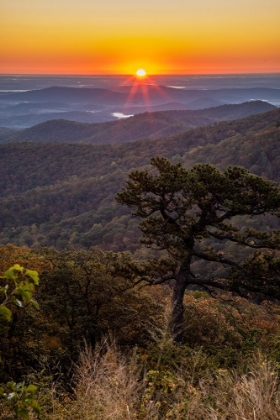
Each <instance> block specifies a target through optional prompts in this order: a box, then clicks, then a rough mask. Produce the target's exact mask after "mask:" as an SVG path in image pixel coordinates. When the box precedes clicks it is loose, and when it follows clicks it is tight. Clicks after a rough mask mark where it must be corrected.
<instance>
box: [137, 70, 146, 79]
mask: <svg viewBox="0 0 280 420" xmlns="http://www.w3.org/2000/svg"><path fill="white" fill-rule="evenodd" d="M146 75H147V73H146V71H145V70H144V69H138V70H137V72H136V76H137V77H145V76H146Z"/></svg>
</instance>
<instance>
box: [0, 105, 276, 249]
mask: <svg viewBox="0 0 280 420" xmlns="http://www.w3.org/2000/svg"><path fill="white" fill-rule="evenodd" d="M279 119H280V111H279V110H274V111H270V112H268V113H265V114H261V115H257V116H251V117H248V118H245V119H241V120H236V121H231V122H220V123H216V124H214V125H212V126H208V127H201V128H198V129H193V130H189V131H186V132H184V133H180V134H178V135H174V136H172V137H167V138H164V139H158V140H148V139H146V140H139V141H136V142H134V143H126V144H122V145H99V146H95V145H90V144H59V143H57V144H55V143H46V144H40V143H13V144H2V145H0V169H1V172H0V175H1V176H0V196H1V198H0V224H1V225H0V230H1V234H0V244H6V243H8V242H12V243H14V244H19V245H23V244H27V245H29V246H43V245H52V246H55V247H57V248H64V247H65V246H69V245H70V246H74V247H81V246H82V247H90V246H92V245H99V246H102V247H104V248H107V249H112V250H114V251H117V250H125V249H131V250H132V251H136V250H137V249H138V248H139V244H138V239H137V238H138V233H137V229H136V228H137V224H138V221H137V220H136V219H132V218H131V217H130V214H129V211H128V210H127V209H126V208H124V207H122V206H120V205H118V204H117V203H115V201H114V197H115V194H116V193H117V192H118V191H119V190H120V189H121V188H122V187H123V186H124V184H125V180H126V178H127V173H128V171H131V170H132V169H136V168H145V167H148V165H149V160H150V158H151V157H152V156H156V155H159V156H165V157H167V158H169V159H170V160H171V161H172V162H179V161H180V162H182V163H183V164H184V165H186V166H189V167H190V166H191V165H193V164H194V163H197V162H206V161H207V162H210V163H214V164H216V165H217V166H219V167H221V168H225V167H226V166H228V165H229V164H235V165H242V166H245V167H247V168H248V169H250V170H251V171H253V172H255V173H256V174H258V175H263V176H265V177H268V178H270V179H274V180H275V181H277V182H279V181H280V170H279V168H280V128H278V124H277V122H278V121H279ZM137 252H138V251H137Z"/></svg>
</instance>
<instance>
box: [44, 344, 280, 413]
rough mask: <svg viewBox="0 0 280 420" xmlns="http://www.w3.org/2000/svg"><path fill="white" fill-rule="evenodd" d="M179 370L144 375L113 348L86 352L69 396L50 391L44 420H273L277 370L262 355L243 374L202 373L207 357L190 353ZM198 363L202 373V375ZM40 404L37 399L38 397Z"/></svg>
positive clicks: (278, 401)
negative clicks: (62, 397)
mask: <svg viewBox="0 0 280 420" xmlns="http://www.w3.org/2000/svg"><path fill="white" fill-rule="evenodd" d="M185 362H186V361H185V360H182V364H181V365H180V367H177V370H174V369H173V370H170V371H168V370H166V368H165V369H161V366H157V369H155V370H148V371H145V369H143V367H142V366H141V364H140V363H139V359H138V358H137V356H136V353H135V352H134V353H133V354H132V355H131V356H130V357H124V356H123V355H122V354H121V352H120V351H119V350H118V348H117V347H116V345H115V344H111V345H109V344H108V343H105V344H103V345H102V346H100V347H99V348H98V349H97V350H96V351H94V352H93V351H91V349H90V348H86V349H85V350H84V351H83V352H82V353H81V356H80V362H79V364H78V365H77V366H76V373H75V378H74V384H73V392H74V394H73V395H72V397H71V398H64V399H61V398H60V397H61V396H59V395H57V392H56V391H55V387H52V390H51V393H52V398H49V399H48V401H49V402H50V401H52V403H51V405H52V406H51V407H50V406H48V407H44V401H46V395H45V394H44V395H42V396H41V397H42V402H41V405H42V411H43V413H42V417H41V418H42V419H46V420H66V419H67V420H162V419H170V420H276V419H278V418H279V413H280V387H279V377H278V374H277V369H276V366H274V365H273V364H272V363H270V362H268V361H266V360H265V359H264V358H263V357H262V356H261V355H257V356H256V357H255V359H254V360H253V361H252V362H251V363H250V364H249V365H247V366H245V367H243V368H245V369H246V373H243V374H242V373H237V371H236V370H235V371H232V370H227V369H219V370H216V371H213V370H211V371H210V370H209V371H207V370H206V371H205V369H204V367H205V366H204V364H205V358H204V356H203V355H202V353H201V352H193V354H192V355H191V356H190V360H189V361H188V363H185ZM201 364H203V369H204V373H203V375H201V369H200V367H201ZM39 400H40V395H39Z"/></svg>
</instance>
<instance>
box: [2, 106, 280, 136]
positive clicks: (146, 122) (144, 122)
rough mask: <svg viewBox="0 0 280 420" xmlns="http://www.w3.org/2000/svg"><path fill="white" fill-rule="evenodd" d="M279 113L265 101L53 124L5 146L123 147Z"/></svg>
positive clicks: (24, 133) (34, 129)
mask: <svg viewBox="0 0 280 420" xmlns="http://www.w3.org/2000/svg"><path fill="white" fill-rule="evenodd" d="M273 109H276V107H274V106H273V105H271V104H268V103H266V102H262V101H252V102H246V103H243V104H237V105H221V106H218V107H214V108H205V109H202V110H196V111H190V110H183V111H182V110H176V111H161V112H153V113H148V112H146V113H143V114H137V115H135V116H133V117H130V118H125V119H120V120H119V121H109V122H104V123H96V124H88V123H77V122H74V121H66V120H60V119H56V120H51V121H47V122H44V123H41V124H38V125H35V126H33V127H31V128H27V129H24V130H20V131H18V132H16V133H15V134H13V135H8V136H7V137H6V138H5V139H4V140H3V139H2V142H6V143H9V142H23V141H24V142H25V141H32V142H67V143H72V142H73V143H76V142H85V143H95V144H107V143H124V142H130V141H136V140H139V139H143V138H153V139H155V138H162V137H167V136H171V135H174V134H176V133H180V132H182V131H185V130H187V129H191V128H194V127H200V126H206V125H209V124H212V123H214V122H217V121H229V120H234V119H237V118H244V117H247V116H250V115H256V114H260V113H263V112H267V111H270V110H273Z"/></svg>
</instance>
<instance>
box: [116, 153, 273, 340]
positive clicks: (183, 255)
mask: <svg viewBox="0 0 280 420" xmlns="http://www.w3.org/2000/svg"><path fill="white" fill-rule="evenodd" d="M151 164H152V166H153V167H154V168H155V169H156V174H155V175H154V174H153V173H149V172H148V171H135V172H132V173H131V174H130V176H129V178H130V180H129V181H128V182H127V185H126V188H125V189H124V190H123V191H122V192H120V193H119V194H118V195H117V201H118V202H120V203H121V204H126V205H127V206H129V207H131V208H132V209H133V214H134V215H135V216H137V217H140V218H142V219H143V221H142V222H141V223H140V224H139V227H140V230H141V231H142V234H143V240H142V242H144V243H145V244H146V245H147V246H149V247H154V248H156V249H159V250H164V251H165V252H167V253H168V259H167V262H168V263H169V264H170V266H169V270H168V271H167V263H166V262H165V270H164V271H162V270H159V267H158V262H157V263H156V266H155V265H154V264H153V262H151V278H150V280H149V281H150V282H151V283H152V284H159V283H163V282H166V281H170V280H173V281H174V284H173V299H172V302H173V304H172V305H173V328H174V336H175V338H176V339H180V340H181V339H182V333H183V312H184V307H183V299H184V293H185V291H186V289H187V288H188V287H190V286H191V285H196V286H199V287H202V288H204V289H205V290H207V291H208V292H210V293H214V292H215V289H221V290H227V291H231V292H234V293H237V294H239V295H242V296H246V297H249V296H250V293H251V292H256V293H261V294H264V295H268V296H270V297H271V296H273V297H274V298H277V299H280V284H279V280H278V279H279V273H280V271H279V261H278V259H277V258H275V257H274V256H270V257H269V258H270V259H269V260H268V258H267V257H266V259H265V263H266V264H263V265H264V266H265V267H264V268H263V270H260V269H259V267H256V261H254V259H255V258H256V254H254V256H253V257H250V258H251V259H250V258H249V259H247V260H246V258H244V257H243V258H242V260H244V261H242V260H241V261H240V260H239V258H238V257H237V256H234V255H232V254H229V255H227V254H226V252H225V250H224V249H223V248H222V251H220V247H218V248H217V244H218V245H219V244H223V243H225V242H226V241H228V242H232V243H235V244H237V245H239V246H243V247H245V248H247V249H252V251H253V250H265V249H270V250H271V249H273V250H277V249H280V231H279V230H278V231H271V232H261V231H259V230H256V229H252V228H250V227H248V228H247V229H246V218H247V217H248V216H250V217H251V218H259V217H263V215H264V214H266V213H270V214H272V215H278V214H279V209H280V190H279V188H278V187H277V186H276V185H275V184H274V183H272V182H271V181H267V180H264V179H263V178H261V177H258V176H256V175H253V174H251V173H250V172H249V171H248V170H246V169H244V168H241V167H229V168H228V169H227V170H226V171H225V172H224V173H222V172H220V171H219V170H218V169H216V168H215V167H214V166H211V165H209V164H200V165H195V166H194V167H193V168H192V169H191V170H187V169H185V168H183V167H182V166H181V164H177V165H172V164H171V163H170V162H169V161H168V160H167V159H164V158H153V159H152V161H151ZM237 216H238V217H239V224H238V225H237V224H235V218H236V217H237ZM240 218H241V219H240ZM241 220H242V222H241ZM264 258H265V257H264ZM196 260H204V261H207V262H212V263H214V264H215V265H216V266H217V265H218V266H219V265H220V266H221V267H222V268H223V272H222V273H219V276H215V275H214V274H213V272H211V267H210V266H209V265H208V274H207V276H205V277H202V278H201V276H200V274H198V273H197V272H196V271H195V270H194V269H195V267H194V264H193V263H194V262H195V261H196ZM261 267H262V266H261ZM250 270H251V271H252V272H253V275H251V276H248V271H249V272H250ZM264 270H267V272H268V273H271V274H270V276H268V275H267V273H264V272H263V271H264ZM213 271H214V270H213ZM215 277H216V278H215ZM217 277H218V278H217Z"/></svg>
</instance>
